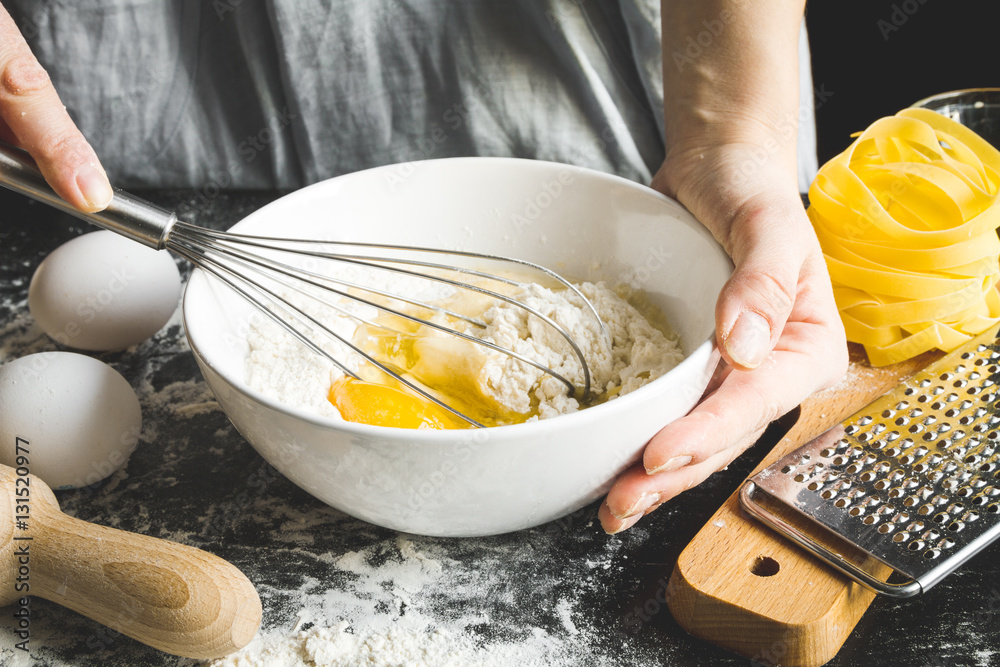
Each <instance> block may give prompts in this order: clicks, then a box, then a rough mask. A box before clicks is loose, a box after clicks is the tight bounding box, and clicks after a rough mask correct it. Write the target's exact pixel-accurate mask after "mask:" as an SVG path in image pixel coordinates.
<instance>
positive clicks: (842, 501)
mask: <svg viewBox="0 0 1000 667" xmlns="http://www.w3.org/2000/svg"><path fill="white" fill-rule="evenodd" d="M833 504H834V506H835V507H839V508H840V509H844V508H845V507H847V506H848V505H850V504H851V501H850V500H849V499H847V498H843V497H841V498H837V499H836V500H835V501H834V502H833Z"/></svg>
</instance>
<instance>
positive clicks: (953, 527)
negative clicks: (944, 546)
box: [948, 521, 965, 533]
mask: <svg viewBox="0 0 1000 667" xmlns="http://www.w3.org/2000/svg"><path fill="white" fill-rule="evenodd" d="M964 528H965V524H964V523H963V522H961V521H955V522H953V523H950V524H948V530H950V531H951V532H953V533H957V532H958V531H960V530H963V529H964Z"/></svg>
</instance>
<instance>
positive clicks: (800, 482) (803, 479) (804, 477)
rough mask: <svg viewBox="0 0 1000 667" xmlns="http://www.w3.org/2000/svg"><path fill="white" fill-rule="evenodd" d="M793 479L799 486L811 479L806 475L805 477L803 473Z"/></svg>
mask: <svg viewBox="0 0 1000 667" xmlns="http://www.w3.org/2000/svg"><path fill="white" fill-rule="evenodd" d="M792 479H794V480H795V481H796V482H798V483H799V484H802V483H803V482H805V481H806V480H807V479H809V477H807V476H806V475H804V474H803V473H801V472H800V473H799V474H798V475H796V476H795V477H793V478H792Z"/></svg>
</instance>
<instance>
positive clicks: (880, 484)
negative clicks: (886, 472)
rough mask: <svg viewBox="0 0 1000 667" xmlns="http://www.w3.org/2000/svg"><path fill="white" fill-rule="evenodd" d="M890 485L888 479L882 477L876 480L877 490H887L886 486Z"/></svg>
mask: <svg viewBox="0 0 1000 667" xmlns="http://www.w3.org/2000/svg"><path fill="white" fill-rule="evenodd" d="M888 486H889V480H887V479H880V480H879V481H877V482H875V490H876V491H885V489H886V487H888Z"/></svg>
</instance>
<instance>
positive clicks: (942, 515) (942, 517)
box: [931, 512, 951, 523]
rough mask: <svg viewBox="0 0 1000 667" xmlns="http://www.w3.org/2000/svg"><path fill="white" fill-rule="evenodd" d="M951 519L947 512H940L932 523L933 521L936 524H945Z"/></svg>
mask: <svg viewBox="0 0 1000 667" xmlns="http://www.w3.org/2000/svg"><path fill="white" fill-rule="evenodd" d="M950 518H951V517H949V516H948V514H947V512H938V513H937V514H935V515H934V517H933V518H932V519H931V521H933V522H934V523H944V522H945V521H947V520H948V519H950Z"/></svg>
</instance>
